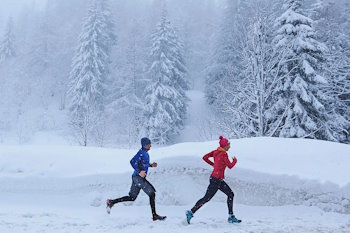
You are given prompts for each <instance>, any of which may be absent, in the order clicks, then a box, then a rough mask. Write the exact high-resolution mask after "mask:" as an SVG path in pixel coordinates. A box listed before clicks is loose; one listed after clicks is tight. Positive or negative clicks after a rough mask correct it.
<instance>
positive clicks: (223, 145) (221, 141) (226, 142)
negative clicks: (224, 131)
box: [219, 136, 230, 147]
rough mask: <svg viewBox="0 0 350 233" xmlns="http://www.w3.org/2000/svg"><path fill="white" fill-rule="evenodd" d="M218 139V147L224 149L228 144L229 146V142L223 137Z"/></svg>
mask: <svg viewBox="0 0 350 233" xmlns="http://www.w3.org/2000/svg"><path fill="white" fill-rule="evenodd" d="M219 139H220V142H219V144H220V147H225V146H227V145H228V144H230V142H229V141H228V140H227V138H224V137H223V136H220V137H219Z"/></svg>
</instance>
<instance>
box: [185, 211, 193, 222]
mask: <svg viewBox="0 0 350 233" xmlns="http://www.w3.org/2000/svg"><path fill="white" fill-rule="evenodd" d="M186 218H187V223H188V224H190V222H191V219H192V218H193V213H192V211H191V210H187V211H186Z"/></svg>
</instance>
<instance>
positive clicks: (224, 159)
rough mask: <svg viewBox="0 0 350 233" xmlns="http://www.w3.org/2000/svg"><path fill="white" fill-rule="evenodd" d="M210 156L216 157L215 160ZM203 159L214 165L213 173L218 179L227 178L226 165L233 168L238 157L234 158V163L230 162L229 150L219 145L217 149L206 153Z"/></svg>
mask: <svg viewBox="0 0 350 233" xmlns="http://www.w3.org/2000/svg"><path fill="white" fill-rule="evenodd" d="M210 157H214V162H212V161H211V160H209V158H210ZM203 160H204V161H205V162H207V163H208V164H209V165H211V166H213V167H214V170H213V172H212V173H211V176H212V177H215V178H217V179H222V180H223V179H225V169H226V167H228V168H230V169H231V168H233V167H234V166H235V165H236V163H237V159H236V157H235V158H234V159H233V161H232V163H231V162H230V160H229V158H228V155H227V152H226V151H225V150H224V149H223V148H221V147H219V148H218V149H216V150H213V151H212V152H210V153H208V154H206V155H204V156H203Z"/></svg>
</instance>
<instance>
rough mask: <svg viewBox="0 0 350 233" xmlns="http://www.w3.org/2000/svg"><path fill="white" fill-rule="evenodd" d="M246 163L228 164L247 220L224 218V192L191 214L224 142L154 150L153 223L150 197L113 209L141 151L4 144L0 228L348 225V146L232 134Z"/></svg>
mask: <svg viewBox="0 0 350 233" xmlns="http://www.w3.org/2000/svg"><path fill="white" fill-rule="evenodd" d="M231 145H232V147H231V150H230V151H229V155H230V156H233V155H235V156H236V157H237V158H238V163H237V165H236V167H234V168H233V170H227V171H226V181H227V182H228V183H229V185H230V186H231V187H232V189H233V191H234V192H235V205H234V212H235V214H236V215H237V216H238V217H239V218H242V220H243V222H242V223H241V224H240V225H232V224H228V223H227V222H226V218H227V207H226V204H225V196H224V195H223V194H222V193H219V192H218V193H217V195H216V196H215V197H214V198H213V199H212V201H211V202H209V203H208V204H207V205H205V206H204V207H203V208H202V209H201V210H199V211H198V212H197V213H196V215H195V217H194V218H193V220H192V224H191V225H187V224H186V223H185V216H184V212H185V210H186V209H189V208H191V207H192V206H193V204H194V203H195V202H196V201H197V200H198V199H199V198H200V197H202V196H203V195H204V193H205V190H206V188H207V185H208V179H209V175H210V172H211V167H210V166H209V165H207V164H205V163H204V161H202V159H201V157H202V156H203V155H204V154H205V153H206V152H209V151H210V150H212V149H215V148H216V146H217V141H212V142H205V143H182V144H177V145H173V146H169V147H162V148H152V150H151V151H150V155H151V160H152V161H157V162H158V164H159V166H158V168H153V169H151V170H150V173H149V177H148V179H149V180H150V181H151V182H152V183H153V184H154V186H155V187H156V189H157V196H156V203H157V209H158V212H159V213H160V214H165V215H167V216H168V219H167V220H166V221H165V222H153V221H151V213H150V207H149V204H148V197H147V196H146V195H145V194H144V193H142V192H141V194H140V195H139V197H138V199H137V200H136V201H135V202H134V203H125V204H118V205H116V206H115V207H114V208H113V209H112V213H111V215H107V214H106V212H105V205H104V204H105V200H106V198H116V197H119V196H122V195H126V194H127V193H128V191H129V187H130V184H131V172H132V168H131V166H130V165H129V160H130V159H131V157H132V156H133V155H134V154H135V153H136V152H137V148H135V150H120V149H104V148H81V147H69V146H38V145H36V146H0V207H1V208H0V232H4V233H5V232H6V233H7V232H53V233H55V232H111V231H118V232H135V231H143V232H162V233H163V232H232V231H233V230H234V232H350V179H349V177H350V171H349V169H348V167H349V165H350V146H349V145H343V144H337V143H330V142H324V141H316V140H302V139H276V138H254V139H240V140H231Z"/></svg>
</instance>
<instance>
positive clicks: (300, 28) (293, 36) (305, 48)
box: [274, 0, 339, 141]
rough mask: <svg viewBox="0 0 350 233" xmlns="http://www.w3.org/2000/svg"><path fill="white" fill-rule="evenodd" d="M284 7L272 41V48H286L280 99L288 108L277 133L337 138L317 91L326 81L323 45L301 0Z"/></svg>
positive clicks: (325, 98) (323, 97) (324, 99)
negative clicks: (323, 68)
mask: <svg viewBox="0 0 350 233" xmlns="http://www.w3.org/2000/svg"><path fill="white" fill-rule="evenodd" d="M284 9H285V12H284V13H283V14H282V15H281V16H280V17H279V18H277V19H276V22H275V26H276V28H277V29H276V36H275V38H274V43H275V49H276V50H285V49H287V50H288V53H287V58H288V60H287V61H286V62H285V63H284V65H283V68H282V70H281V75H286V77H285V78H284V80H283V89H282V90H281V95H280V98H281V99H282V100H283V101H284V105H285V106H290V108H289V109H288V111H287V113H286V116H285V118H284V121H283V127H282V128H281V131H280V132H279V136H281V137H307V138H318V139H325V140H333V141H337V140H338V139H337V136H336V135H337V132H335V131H334V130H335V129H333V128H331V127H330V126H329V125H328V122H329V119H330V117H331V116H330V115H329V114H328V112H327V102H328V101H329V96H327V95H326V94H324V93H323V92H322V91H321V87H322V86H323V85H327V84H328V82H327V79H326V78H325V77H323V76H322V63H323V62H325V57H324V53H325V51H326V50H327V48H326V46H325V45H324V44H323V43H321V42H319V41H317V40H316V38H315V31H314V28H313V21H312V20H311V19H310V18H309V17H307V16H306V14H305V13H304V12H303V9H302V6H301V0H286V1H285V5H284ZM337 131H339V130H337Z"/></svg>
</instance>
